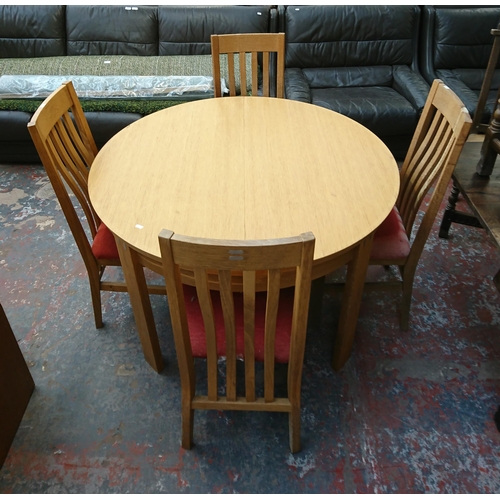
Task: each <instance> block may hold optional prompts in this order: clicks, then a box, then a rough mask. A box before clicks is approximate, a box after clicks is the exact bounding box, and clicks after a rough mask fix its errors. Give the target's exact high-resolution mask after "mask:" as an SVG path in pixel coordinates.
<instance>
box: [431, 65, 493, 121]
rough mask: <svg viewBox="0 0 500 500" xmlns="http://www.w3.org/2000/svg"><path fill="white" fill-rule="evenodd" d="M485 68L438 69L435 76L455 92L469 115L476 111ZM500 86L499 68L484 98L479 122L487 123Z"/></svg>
mask: <svg viewBox="0 0 500 500" xmlns="http://www.w3.org/2000/svg"><path fill="white" fill-rule="evenodd" d="M484 74H485V70H481V69H438V70H436V76H437V77H438V78H440V79H441V80H443V82H444V83H446V85H448V86H449V87H450V88H451V89H452V90H453V91H454V92H455V94H457V96H458V97H459V99H460V100H461V101H462V102H463V103H464V104H465V107H466V108H467V110H468V111H469V113H470V115H471V116H474V113H475V111H476V106H477V101H478V98H479V93H480V92H481V86H482V82H483V78H484ZM499 87H500V70H498V69H497V70H496V71H495V74H494V76H493V82H492V85H491V88H490V91H489V92H488V97H487V98H486V103H485V106H484V110H483V115H482V117H481V123H488V122H489V120H490V117H491V113H493V110H494V109H495V103H496V100H497V94H498V88H499Z"/></svg>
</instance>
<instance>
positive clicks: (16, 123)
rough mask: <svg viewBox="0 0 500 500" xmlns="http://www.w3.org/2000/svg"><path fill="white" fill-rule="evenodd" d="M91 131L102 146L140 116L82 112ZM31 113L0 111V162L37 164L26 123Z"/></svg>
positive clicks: (36, 154)
mask: <svg viewBox="0 0 500 500" xmlns="http://www.w3.org/2000/svg"><path fill="white" fill-rule="evenodd" d="M85 116H86V117H87V121H88V122H89V126H90V130H91V131H92V135H93V136H94V139H95V141H96V144H97V147H98V148H101V147H102V146H104V144H106V142H108V141H109V139H111V137H113V136H114V135H115V134H117V133H118V132H119V131H120V130H121V129H123V128H125V127H126V126H127V125H130V124H131V123H133V122H135V121H136V120H139V119H140V118H142V116H141V115H140V114H138V113H115V112H106V113H103V112H101V113H95V112H88V113H85ZM31 117H32V113H25V112H22V111H0V162H1V163H40V158H39V156H38V153H37V152H36V149H35V146H34V145H33V140H32V139H31V137H30V135H29V132H28V128H27V126H26V125H27V123H28V122H29V121H30V120H31Z"/></svg>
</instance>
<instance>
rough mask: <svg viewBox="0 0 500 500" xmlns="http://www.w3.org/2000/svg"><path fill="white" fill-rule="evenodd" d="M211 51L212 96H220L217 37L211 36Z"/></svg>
mask: <svg viewBox="0 0 500 500" xmlns="http://www.w3.org/2000/svg"><path fill="white" fill-rule="evenodd" d="M211 51H212V71H213V79H214V97H222V89H221V83H220V53H219V37H217V36H212V38H211Z"/></svg>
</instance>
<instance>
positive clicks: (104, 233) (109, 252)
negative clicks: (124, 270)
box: [92, 222, 120, 260]
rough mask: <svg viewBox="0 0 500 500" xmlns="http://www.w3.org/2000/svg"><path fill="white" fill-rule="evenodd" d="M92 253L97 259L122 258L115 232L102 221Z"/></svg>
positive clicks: (93, 243)
mask: <svg viewBox="0 0 500 500" xmlns="http://www.w3.org/2000/svg"><path fill="white" fill-rule="evenodd" d="M92 253H93V254H94V257H95V258H96V259H109V260H111V259H115V260H120V256H119V255H118V248H116V242H115V237H114V236H113V233H112V232H111V231H110V230H109V229H108V228H107V227H106V226H105V225H104V224H103V223H102V222H101V225H100V226H99V228H98V229H97V234H96V235H95V238H94V241H93V242H92Z"/></svg>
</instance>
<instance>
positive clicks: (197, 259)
mask: <svg viewBox="0 0 500 500" xmlns="http://www.w3.org/2000/svg"><path fill="white" fill-rule="evenodd" d="M159 241H160V249H161V254H162V264H163V270H164V274H165V282H166V287H167V296H168V302H169V308H170V316H171V321H172V329H173V332H174V340H175V348H176V351H177V359H178V363H179V371H180V376H181V389H182V447H183V448H186V449H189V448H191V446H192V441H193V416H194V415H193V412H194V410H195V409H203V410H208V409H218V410H254V411H277V412H288V413H289V431H290V448H291V450H292V453H295V452H297V451H299V450H300V387H301V378H302V365H303V358H304V348H305V341H306V331H307V314H308V306H309V296H310V289H311V272H312V262H313V254H314V243H315V239H314V236H313V234H312V233H304V234H301V235H300V236H298V237H294V238H284V239H276V240H262V241H226V240H211V239H203V238H193V237H186V236H180V235H177V234H174V233H173V232H171V231H168V230H163V231H162V232H161V233H160V235H159ZM180 268H187V269H193V272H194V278H195V283H196V292H197V295H198V300H199V303H200V307H201V310H202V315H203V323H204V327H205V332H206V333H205V335H206V339H207V371H208V394H207V395H205V396H201V395H196V394H195V367H194V361H193V355H192V350H191V340H190V335H189V330H188V322H187V316H186V310H185V304H184V293H183V286H182V281H181V272H180ZM290 268H296V279H295V294H294V305H293V319H292V331H291V342H290V359H289V363H288V384H287V386H288V397H286V398H275V395H274V363H275V361H274V341H275V328H276V318H277V310H278V303H279V294H280V275H281V270H282V269H288V270H289V269H290ZM214 272H217V273H218V277H219V291H220V297H221V302H222V310H223V316H224V329H225V332H226V379H227V380H226V395H225V396H219V395H218V393H217V371H218V366H217V362H218V358H217V340H216V328H215V323H214V316H213V305H212V300H211V295H210V290H209V283H208V281H209V277H208V274H209V273H210V274H211V275H213V274H214ZM232 272H233V273H239V274H240V275H242V278H243V301H244V311H245V313H244V339H245V340H244V353H245V393H246V395H245V397H239V396H237V394H236V330H235V315H234V304H233V286H232V283H231V281H232V280H231V273H232ZM262 272H267V284H268V285H267V304H266V319H265V354H264V397H257V396H256V387H255V351H254V343H253V342H254V338H253V337H254V316H255V283H256V274H257V273H262Z"/></svg>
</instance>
